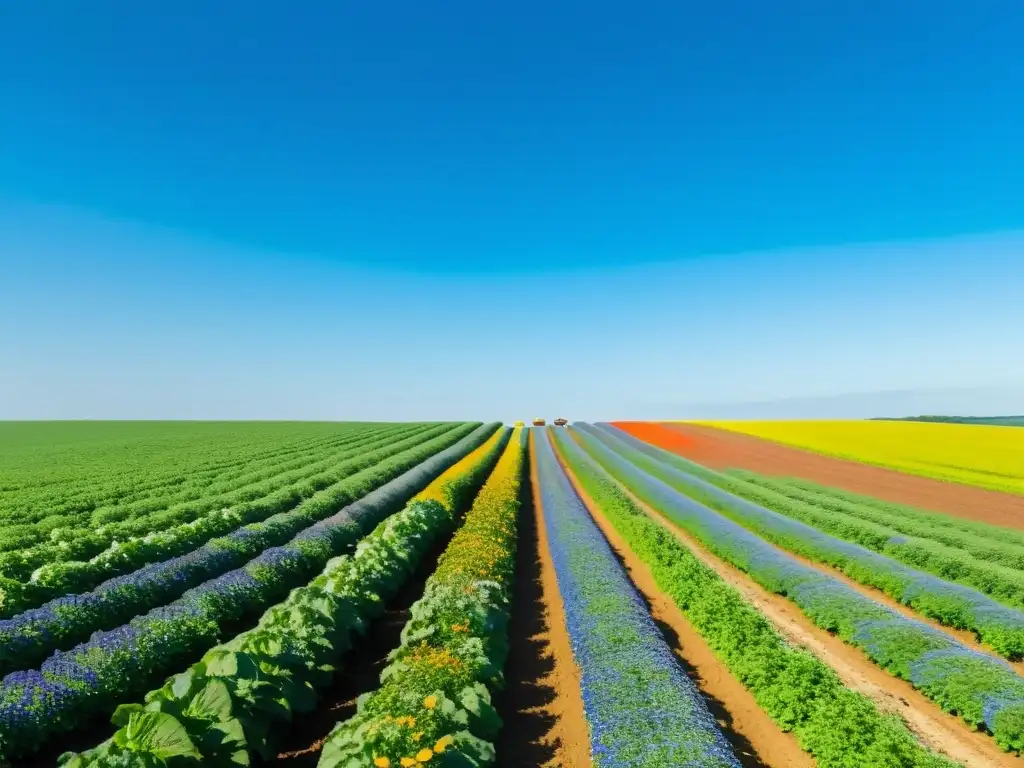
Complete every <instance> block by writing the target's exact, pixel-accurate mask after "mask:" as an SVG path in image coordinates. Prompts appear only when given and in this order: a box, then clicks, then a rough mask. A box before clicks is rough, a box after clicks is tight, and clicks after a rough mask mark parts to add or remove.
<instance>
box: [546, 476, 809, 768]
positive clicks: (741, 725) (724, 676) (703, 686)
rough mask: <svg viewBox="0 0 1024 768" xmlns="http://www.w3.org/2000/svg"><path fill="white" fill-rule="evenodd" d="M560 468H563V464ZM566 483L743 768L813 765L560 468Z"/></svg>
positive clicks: (571, 477) (784, 767) (588, 498)
mask: <svg viewBox="0 0 1024 768" xmlns="http://www.w3.org/2000/svg"><path fill="white" fill-rule="evenodd" d="M563 466H564V464H563ZM564 468H565V471H566V474H567V475H568V476H569V480H570V482H571V483H572V484H573V487H575V489H576V492H577V493H578V494H579V496H580V498H581V499H583V502H584V504H586V506H587V509H588V511H589V512H590V515H591V517H592V518H593V519H594V522H596V523H597V525H598V527H599V528H600V529H601V531H602V533H604V536H605V538H606V539H607V540H608V543H609V544H610V545H611V547H612V550H613V551H614V552H615V554H616V556H617V557H618V559H619V562H620V563H621V564H622V565H623V567H624V568H625V570H626V572H627V573H628V574H629V577H630V580H631V581H632V582H633V584H634V585H635V586H636V588H637V590H638V591H639V592H640V595H641V597H643V599H644V601H645V602H646V603H647V606H648V608H649V609H650V612H651V616H652V617H653V618H654V621H655V623H656V624H657V625H658V626H659V628H660V629H661V631H662V633H663V634H664V635H665V638H666V640H667V641H668V642H669V645H670V646H671V647H672V649H673V651H674V652H675V654H676V657H677V658H678V659H679V661H680V664H681V666H682V668H683V669H684V670H685V671H686V672H687V674H688V675H689V676H690V678H691V679H692V680H693V681H694V682H695V683H696V685H697V687H698V689H699V690H700V692H701V693H702V694H703V696H704V700H705V702H706V703H707V705H708V708H709V709H710V710H711V713H712V715H714V717H715V719H716V720H717V721H718V724H719V727H720V728H721V729H722V732H723V733H724V734H725V736H726V738H727V739H728V741H729V743H730V744H731V745H732V747H733V750H734V752H735V753H736V756H737V757H738V758H739V760H740V763H741V764H742V765H743V766H744V768H760V767H762V766H763V767H767V766H771V767H772V768H804V767H805V766H808V767H809V766H813V765H815V761H814V759H813V758H812V757H811V756H810V755H808V754H807V753H806V752H804V751H803V750H802V749H801V748H800V744H799V743H798V742H797V740H796V737H795V736H793V734H791V733H785V732H784V731H782V730H781V729H780V728H779V726H778V725H777V724H776V723H775V722H774V721H773V720H772V719H771V718H770V717H769V716H768V715H767V714H766V713H765V711H764V710H763V709H761V707H759V706H758V704H757V701H756V700H755V699H754V696H753V695H752V694H751V693H750V691H748V690H747V689H746V688H744V687H743V684H742V683H740V681H739V680H737V679H736V678H735V677H733V675H732V673H730V672H729V670H728V668H727V667H726V666H725V664H723V663H722V662H721V661H719V659H718V657H717V656H715V653H714V651H712V650H711V647H710V646H709V645H708V644H707V643H706V642H705V640H704V638H703V637H701V636H700V634H699V633H698V632H697V631H696V630H695V629H694V628H693V626H692V625H691V624H690V622H689V621H687V619H686V617H685V616H684V615H683V613H682V611H680V610H679V608H678V607H677V606H676V604H675V603H674V602H673V601H672V598H670V597H669V596H668V595H666V594H665V593H664V592H663V591H662V590H661V589H660V588H659V587H658V584H657V582H656V581H655V579H654V575H653V573H652V572H651V569H650V568H649V567H648V566H647V565H646V564H645V563H644V562H643V561H642V560H641V559H640V558H639V557H637V556H636V555H635V554H633V552H632V550H631V549H630V548H629V545H628V544H626V542H625V541H624V540H623V539H622V537H621V536H620V535H619V534H618V533H617V532H616V530H615V528H614V527H613V526H612V525H611V523H610V522H609V521H608V519H607V518H605V516H604V515H603V514H602V513H601V511H600V508H599V507H598V506H597V504H596V503H595V502H594V500H593V499H592V498H591V497H590V496H589V495H587V492H586V491H585V490H584V489H583V487H582V486H581V485H580V484H579V482H578V481H577V480H576V477H575V476H574V475H573V473H572V470H570V469H569V468H568V467H567V466H565V467H564Z"/></svg>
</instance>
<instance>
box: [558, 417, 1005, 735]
mask: <svg viewBox="0 0 1024 768" xmlns="http://www.w3.org/2000/svg"><path fill="white" fill-rule="evenodd" d="M573 432H574V433H575V434H577V435H579V439H580V441H581V444H582V445H583V447H584V448H585V449H586V450H587V452H588V453H590V455H591V456H592V457H593V458H594V459H596V460H597V462H598V463H599V464H600V465H601V466H602V467H604V468H605V469H606V470H607V471H608V472H609V473H610V474H611V475H612V476H613V477H615V478H616V479H617V480H619V481H620V482H622V483H624V484H625V485H627V486H628V487H629V488H630V489H631V490H632V492H633V493H634V494H636V495H637V496H638V497H639V498H640V499H642V500H643V501H645V502H646V503H648V504H650V505H651V506H653V507H654V508H655V509H657V510H658V511H660V512H661V513H662V514H664V515H665V516H666V517H668V518H669V519H670V520H671V521H672V522H673V523H675V524H676V525H678V526H680V527H681V528H683V529H684V530H686V531H687V532H689V533H690V534H691V535H692V536H694V537H695V538H696V539H697V540H698V541H700V542H701V543H702V544H703V545H704V546H705V547H707V548H708V550H709V551H711V552H712V553H714V554H715V555H716V556H718V557H720V558H722V559H723V560H725V561H726V562H729V563H731V564H732V565H734V566H736V567H737V568H739V569H741V570H743V571H746V572H747V573H748V574H749V575H750V576H751V577H752V578H753V579H754V580H755V581H756V582H757V583H759V584H760V585H761V586H763V587H765V588H766V589H768V590H770V591H772V592H776V593H778V594H781V595H784V596H786V597H787V598H789V599H790V600H792V601H793V602H794V603H796V604H797V606H799V608H800V609H801V611H803V613H804V614H806V615H807V616H808V618H810V619H811V620H812V621H814V623H815V624H817V625H818V626H819V627H821V628H823V629H826V630H828V631H830V632H835V633H836V634H838V635H839V636H840V637H841V638H842V639H843V640H844V641H846V642H848V643H850V644H851V645H854V646H856V647H858V648H860V649H861V650H862V651H863V652H864V653H865V654H866V655H867V656H868V657H869V658H870V659H872V660H873V661H874V662H875V663H877V664H878V665H879V666H881V667H883V668H885V669H887V670H889V671H890V672H892V673H893V674H895V675H896V676H898V677H901V678H903V679H905V680H908V681H909V682H910V683H911V684H913V685H914V686H915V687H916V688H918V689H919V690H920V691H921V692H922V693H924V694H925V695H926V696H928V697H929V698H931V699H932V700H934V701H935V702H936V703H937V704H938V705H939V706H940V707H942V708H943V709H944V710H946V711H947V712H952V713H956V714H958V715H959V716H960V717H962V718H963V719H964V720H965V721H966V722H967V723H969V724H970V725H972V726H974V727H976V728H980V727H984V728H987V729H988V730H989V731H990V732H991V733H992V734H993V735H994V736H995V739H996V741H997V743H998V744H999V745H1000V746H1001V747H1002V748H1003V749H1005V750H1014V751H1020V750H1021V749H1022V748H1024V680H1022V679H1021V678H1020V677H1018V676H1017V674H1016V673H1015V672H1014V671H1013V669H1012V668H1011V667H1010V666H1009V665H1008V664H1006V663H1005V662H1003V661H1002V660H1001V659H997V658H994V657H992V656H988V655H986V654H981V653H977V652H975V651H972V650H971V649H969V648H967V647H965V646H964V645H963V644H961V643H960V642H958V641H957V640H955V639H953V638H952V637H951V636H949V635H947V634H946V633H944V632H940V631H938V630H935V629H933V628H931V627H929V626H928V625H926V624H923V623H922V622H919V621H915V620H913V619H909V618H907V617H905V616H903V615H901V614H899V613H897V612H896V611H893V610H892V609H890V608H887V607H885V606H883V605H880V604H878V603H876V602H875V601H874V600H871V599H870V598H867V597H865V596H864V595H862V594H860V593H859V592H857V591H856V590H854V589H852V588H851V587H849V586H847V585H846V584H844V583H843V582H842V581H840V580H838V579H836V578H834V577H832V576H829V575H828V574H825V573H822V572H820V571H817V570H815V569H814V568H811V567H808V566H805V565H803V564H801V563H800V562H799V561H797V560H796V559H795V558H793V557H791V556H790V555H788V554H786V553H785V552H781V551H779V550H778V549H776V548H775V547H773V546H772V545H770V544H768V543H767V542H765V541H763V540H762V539H760V538H758V537H757V536H756V535H754V534H753V533H751V532H750V531H748V530H747V529H746V528H744V527H743V526H741V525H738V524H737V523H735V522H733V521H732V520H729V519H728V518H726V517H723V516H722V515H720V514H719V513H717V512H715V511H713V510H712V509H709V508H708V507H706V506H704V505H703V504H700V503H699V502H697V501H695V500H693V499H691V498H689V497H688V496H686V495H684V494H682V493H680V492H678V491H677V490H676V489H675V488H673V487H672V486H670V485H668V484H666V483H664V482H662V481H661V480H659V479H657V478H656V477H654V476H652V475H650V474H648V473H647V472H644V471H643V470H641V469H640V468H639V467H638V466H637V464H634V463H633V462H634V461H637V462H640V461H642V460H643V454H641V453H639V452H638V451H636V450H634V449H632V448H631V447H630V446H629V445H627V444H626V443H625V442H623V441H621V440H619V439H618V438H616V437H612V436H610V435H609V434H607V433H602V435H601V438H600V439H598V438H597V437H594V435H593V431H592V430H588V431H587V432H581V431H580V430H578V429H573ZM610 446H614V450H613V449H612V447H610ZM624 457H627V458H624Z"/></svg>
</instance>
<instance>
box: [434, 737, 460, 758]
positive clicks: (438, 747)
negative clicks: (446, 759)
mask: <svg viewBox="0 0 1024 768" xmlns="http://www.w3.org/2000/svg"><path fill="white" fill-rule="evenodd" d="M454 742H455V739H454V738H453V737H452V736H442V737H441V738H440V739H438V740H437V744H435V745H434V752H436V753H437V754H439V755H440V754H441V753H442V752H444V751H445V750H446V749H448V747H450V746H451V745H452V744H453V743H454Z"/></svg>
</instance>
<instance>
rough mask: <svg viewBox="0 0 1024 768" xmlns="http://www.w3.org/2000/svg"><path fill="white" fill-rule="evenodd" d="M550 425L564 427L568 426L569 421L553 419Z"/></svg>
mask: <svg viewBox="0 0 1024 768" xmlns="http://www.w3.org/2000/svg"><path fill="white" fill-rule="evenodd" d="M552 423H553V424H554V425H555V426H556V427H564V426H567V425H568V424H569V421H568V419H562V418H558V419H555V420H554V421H553V422H552Z"/></svg>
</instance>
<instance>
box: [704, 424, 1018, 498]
mask: <svg viewBox="0 0 1024 768" xmlns="http://www.w3.org/2000/svg"><path fill="white" fill-rule="evenodd" d="M695 423H699V424H704V425H706V426H711V427H717V428H719V429H727V430H730V431H733V432H740V433H743V434H747V435H753V436H755V437H761V438H764V439H766V440H773V441H775V442H778V443H783V444H785V445H792V446H795V447H797V448H804V449H807V450H810V451H815V452H817V453H823V454H827V455H829V456H837V457H840V458H844V459H853V460H855V461H861V462H864V463H866V464H875V465H878V466H882V467H888V468H890V469H897V470H900V471H902V472H908V473H910V474H914V475H923V476H925V477H933V478H937V479H939V480H949V481H952V482H957V483H964V484H966V485H974V486H979V487H981V488H989V489H992V490H997V491H1005V492H1008V493H1015V494H1021V495H1024V428H1019V427H992V426H977V425H973V424H935V423H929V422H912V421H702V422H695Z"/></svg>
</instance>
